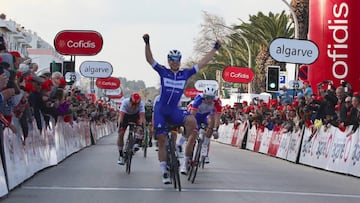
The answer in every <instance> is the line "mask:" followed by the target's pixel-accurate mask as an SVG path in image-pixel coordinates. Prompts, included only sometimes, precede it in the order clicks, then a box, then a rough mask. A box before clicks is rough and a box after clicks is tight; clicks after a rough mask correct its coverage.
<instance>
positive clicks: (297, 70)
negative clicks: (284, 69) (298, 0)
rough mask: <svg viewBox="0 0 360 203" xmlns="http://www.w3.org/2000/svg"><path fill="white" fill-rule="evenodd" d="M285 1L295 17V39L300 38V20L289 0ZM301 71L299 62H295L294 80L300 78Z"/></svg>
mask: <svg viewBox="0 0 360 203" xmlns="http://www.w3.org/2000/svg"><path fill="white" fill-rule="evenodd" d="M282 1H283V2H284V4H285V5H286V6H287V7H288V8H289V9H290V13H291V15H292V17H293V19H294V24H295V36H294V38H295V39H298V38H299V21H298V19H297V17H296V13H295V12H294V10H293V8H292V7H291V6H290V4H289V2H287V1H286V0H282ZM298 72H299V64H295V76H294V77H295V78H294V80H298V74H299V73H298Z"/></svg>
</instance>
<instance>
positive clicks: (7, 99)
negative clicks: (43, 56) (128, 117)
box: [0, 39, 117, 143]
mask: <svg viewBox="0 0 360 203" xmlns="http://www.w3.org/2000/svg"><path fill="white" fill-rule="evenodd" d="M4 48H5V46H3V41H2V42H1V39H0V121H1V123H0V130H3V129H4V128H7V127H9V128H10V129H11V130H12V131H13V132H14V133H16V134H20V135H21V138H22V141H23V143H25V139H26V137H27V135H28V134H29V130H30V128H29V127H30V126H31V125H32V123H33V121H34V119H35V121H36V126H37V128H38V129H39V131H40V132H42V130H43V129H44V128H46V127H48V126H49V121H50V119H51V118H53V119H54V120H55V122H58V120H59V119H63V121H64V122H68V123H70V124H72V123H73V122H77V121H81V120H88V121H94V122H106V121H109V120H111V121H114V120H116V117H117V111H115V109H114V108H111V106H110V103H106V102H104V101H103V100H97V101H93V100H92V99H91V98H90V97H87V96H86V94H85V93H84V92H82V90H81V89H80V88H78V87H75V86H70V85H67V84H66V81H65V79H64V77H63V74H62V73H60V72H53V73H50V72H45V73H43V74H41V75H37V70H38V64H36V63H31V60H30V59H28V60H24V59H23V58H22V57H21V55H20V53H19V52H16V51H14V52H8V51H6V49H4ZM15 120H17V121H18V123H19V124H20V125H14V121H15ZM16 126H17V127H16ZM19 126H20V127H21V129H18V128H19Z"/></svg>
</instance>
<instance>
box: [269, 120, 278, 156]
mask: <svg viewBox="0 0 360 203" xmlns="http://www.w3.org/2000/svg"><path fill="white" fill-rule="evenodd" d="M281 137H282V134H281V131H280V128H276V127H275V128H274V129H273V131H272V134H271V139H270V143H269V149H268V152H267V153H268V154H269V155H271V156H276V154H277V151H278V150H279V147H280V140H281Z"/></svg>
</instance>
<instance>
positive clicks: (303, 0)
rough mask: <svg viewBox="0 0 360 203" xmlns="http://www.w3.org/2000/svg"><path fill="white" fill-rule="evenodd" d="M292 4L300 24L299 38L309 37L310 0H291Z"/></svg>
mask: <svg viewBox="0 0 360 203" xmlns="http://www.w3.org/2000/svg"><path fill="white" fill-rule="evenodd" d="M290 6H291V7H292V9H293V11H294V12H295V14H296V18H297V20H298V24H299V39H307V38H308V37H307V36H308V31H309V0H291V3H290Z"/></svg>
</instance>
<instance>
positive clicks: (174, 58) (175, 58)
mask: <svg viewBox="0 0 360 203" xmlns="http://www.w3.org/2000/svg"><path fill="white" fill-rule="evenodd" d="M180 60H181V59H180V58H179V57H169V61H174V62H180Z"/></svg>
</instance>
